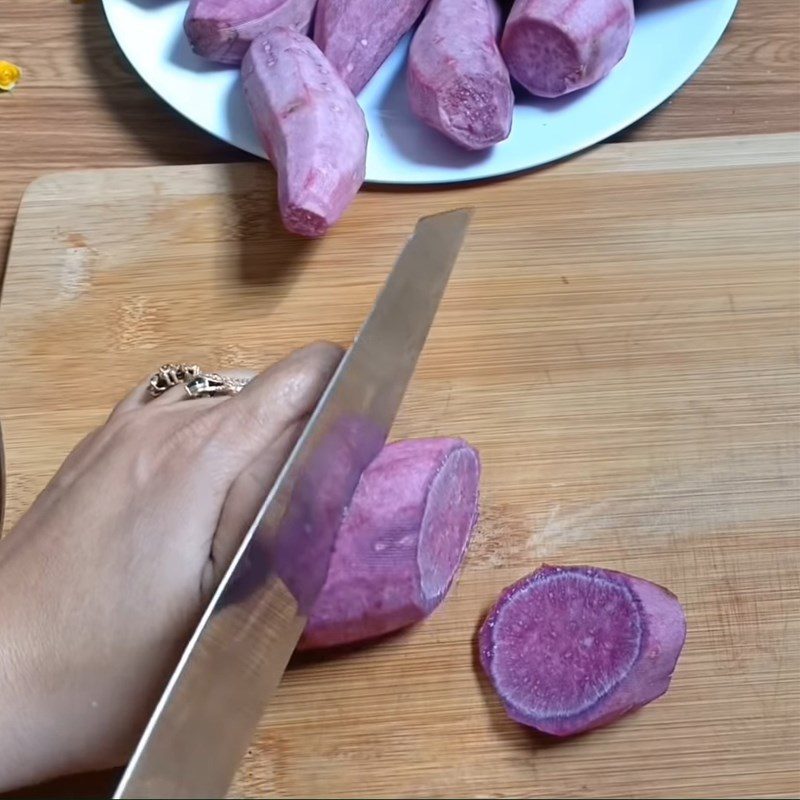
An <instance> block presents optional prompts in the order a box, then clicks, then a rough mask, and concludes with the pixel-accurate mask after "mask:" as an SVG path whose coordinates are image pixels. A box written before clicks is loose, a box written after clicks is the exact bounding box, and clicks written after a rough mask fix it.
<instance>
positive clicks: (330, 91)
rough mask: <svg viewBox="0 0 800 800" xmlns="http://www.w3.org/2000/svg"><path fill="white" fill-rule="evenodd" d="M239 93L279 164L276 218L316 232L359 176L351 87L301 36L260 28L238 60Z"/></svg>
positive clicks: (302, 231)
mask: <svg viewBox="0 0 800 800" xmlns="http://www.w3.org/2000/svg"><path fill="white" fill-rule="evenodd" d="M242 81H243V84H244V93H245V98H246V99H247V104H248V106H249V107H250V112H251V113H252V115H253V118H254V120H255V122H256V126H257V128H258V132H259V135H260V137H261V141H262V142H263V145H264V149H265V150H266V152H267V155H268V156H269V159H270V161H272V163H273V164H274V166H275V169H276V170H277V172H278V202H279V205H280V210H281V217H282V218H283V223H284V225H285V226H286V228H287V229H288V230H290V231H291V232H292V233H297V234H299V235H301V236H309V237H315V236H322V235H324V234H325V233H326V231H327V230H328V228H330V226H331V225H333V224H334V223H335V222H336V221H337V220H338V219H339V217H341V215H342V214H343V213H344V211H345V209H346V208H347V206H348V205H350V203H351V202H352V200H353V198H354V197H355V195H356V193H357V192H358V189H359V187H360V186H361V184H362V183H363V182H364V174H365V171H366V161H367V124H366V121H365V119H364V113H363V112H362V111H361V109H360V108H359V105H358V103H357V102H356V99H355V97H353V94H352V92H351V91H350V90H349V89H348V88H347V87H346V86H345V85H344V83H343V82H342V79H341V78H340V77H339V76H338V75H337V74H336V70H334V69H333V67H331V65H330V64H329V63H328V61H327V59H326V58H325V56H323V55H322V53H321V52H320V51H319V49H318V48H317V46H316V45H315V44H314V43H313V42H312V41H311V40H310V39H308V38H307V37H305V36H303V35H302V34H300V33H298V32H297V31H294V30H291V29H289V28H274V29H273V30H271V31H269V32H268V33H265V34H263V35H261V36H259V37H258V38H257V39H256V40H255V41H254V42H253V44H252V46H251V47H250V49H249V50H248V51H247V54H246V55H245V57H244V60H243V61H242Z"/></svg>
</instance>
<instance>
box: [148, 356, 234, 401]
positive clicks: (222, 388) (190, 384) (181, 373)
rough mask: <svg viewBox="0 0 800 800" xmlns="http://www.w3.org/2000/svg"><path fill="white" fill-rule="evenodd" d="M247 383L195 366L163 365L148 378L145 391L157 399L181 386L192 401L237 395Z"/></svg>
mask: <svg viewBox="0 0 800 800" xmlns="http://www.w3.org/2000/svg"><path fill="white" fill-rule="evenodd" d="M248 383H249V379H248V378H229V377H227V376H225V375H220V374H219V373H217V372H203V371H202V370H201V369H200V367H198V366H197V364H164V365H162V366H161V367H159V368H158V371H157V372H154V373H153V375H152V376H151V377H150V382H149V384H148V387H147V391H148V393H149V395H150V396H151V397H159V396H161V395H162V394H164V392H166V391H167V390H169V389H171V388H172V387H173V386H177V385H178V384H183V387H184V389H185V390H186V394H187V396H188V397H189V398H190V399H192V400H194V399H196V398H200V397H227V396H230V395H234V394H238V393H239V392H240V391H241V390H242V389H243V388H244V387H245V386H247V384H248Z"/></svg>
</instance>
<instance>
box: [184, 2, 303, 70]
mask: <svg viewBox="0 0 800 800" xmlns="http://www.w3.org/2000/svg"><path fill="white" fill-rule="evenodd" d="M316 5H317V0H191V2H190V3H189V8H188V9H187V11H186V17H185V19H184V21H183V28H184V30H185V31H186V36H187V37H188V39H189V43H190V44H191V46H192V50H194V52H195V53H197V55H199V56H203V57H204V58H208V59H211V60H212V61H217V62H219V63H220V64H240V63H241V61H242V59H243V58H244V54H245V53H246V52H247V49H248V48H249V47H250V44H251V42H252V41H253V40H254V39H256V38H257V37H258V36H260V35H261V34H262V33H266V32H267V31H270V30H272V29H273V28H293V29H294V30H296V31H298V32H299V33H307V32H308V29H309V27H310V26H311V18H312V17H313V16H314V8H315V6H316Z"/></svg>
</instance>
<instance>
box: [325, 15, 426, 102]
mask: <svg viewBox="0 0 800 800" xmlns="http://www.w3.org/2000/svg"><path fill="white" fill-rule="evenodd" d="M427 4H428V0H319V2H318V4H317V17H316V20H315V22H314V41H315V42H316V43H317V44H318V45H319V47H320V50H322V52H323V53H325V55H326V56H327V57H328V60H329V61H330V62H331V64H333V66H334V67H335V68H336V69H337V70H338V72H339V74H340V75H341V76H342V78H343V79H344V81H345V83H346V84H347V85H348V86H349V87H350V89H351V90H352V92H353V94H358V93H359V92H360V91H361V90H362V89H363V88H364V87H365V86H366V85H367V83H368V82H369V79H370V78H371V77H372V76H373V75H374V74H375V73H376V72H377V71H378V67H380V65H381V64H383V62H384V61H386V58H387V57H388V55H389V53H391V52H392V50H394V48H395V47H396V45H397V43H398V42H399V41H400V39H401V38H402V37H403V34H405V33H406V32H407V31H409V30H410V29H411V26H412V25H413V24H414V23H415V22H416V21H417V19H418V18H419V15H420V14H421V13H422V11H423V9H424V8H425V6H426V5H427Z"/></svg>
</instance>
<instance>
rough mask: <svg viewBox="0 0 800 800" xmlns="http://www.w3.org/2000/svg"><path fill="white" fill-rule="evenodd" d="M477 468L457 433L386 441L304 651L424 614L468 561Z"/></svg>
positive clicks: (356, 505) (347, 524)
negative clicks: (441, 437) (466, 553)
mask: <svg viewBox="0 0 800 800" xmlns="http://www.w3.org/2000/svg"><path fill="white" fill-rule="evenodd" d="M479 474H480V464H479V461H478V454H477V453H476V452H475V450H473V449H472V448H471V447H470V446H469V445H468V444H467V443H466V442H463V441H461V440H460V439H410V440H407V441H402V442H396V443H394V444H391V445H388V446H387V447H385V448H384V449H383V450H382V451H381V453H380V454H379V455H378V457H377V458H376V459H375V460H374V461H373V462H372V463H371V464H370V465H369V467H368V468H367V469H366V471H365V472H364V474H363V475H362V476H361V481H360V483H359V485H358V488H357V489H356V492H355V494H354V496H353V500H352V502H351V503H350V506H349V508H348V510H347V512H346V514H345V517H344V521H343V523H342V526H341V527H340V529H339V533H338V536H337V539H336V545H335V548H334V551H333V554H332V556H331V562H330V567H329V570H328V577H327V580H326V582H325V585H324V587H323V589H322V592H321V593H320V595H319V597H318V598H317V601H316V604H315V605H314V607H313V609H312V612H311V614H310V616H309V620H308V624H307V626H306V629H305V632H304V634H303V638H302V639H301V641H300V648H301V649H312V648H321V647H332V646H335V645H340V644H346V643H349V642H356V641H360V640H362V639H371V638H374V637H376V636H381V635H383V634H385V633H389V632H390V631H394V630H397V629H399V628H402V627H405V626H406V625H410V624H412V623H414V622H417V621H419V620H421V619H422V618H423V617H426V616H427V615H428V614H430V613H431V612H432V611H433V610H434V609H435V608H436V606H438V605H439V603H441V601H442V600H443V599H444V596H445V595H446V594H447V591H448V589H449V588H450V585H451V584H452V582H453V578H454V577H455V574H456V572H457V571H458V568H459V566H460V564H461V561H462V559H463V558H464V554H465V552H466V549H467V543H468V540H469V536H470V533H471V532H472V528H473V526H474V524H475V520H476V518H477V509H478V479H479Z"/></svg>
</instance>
